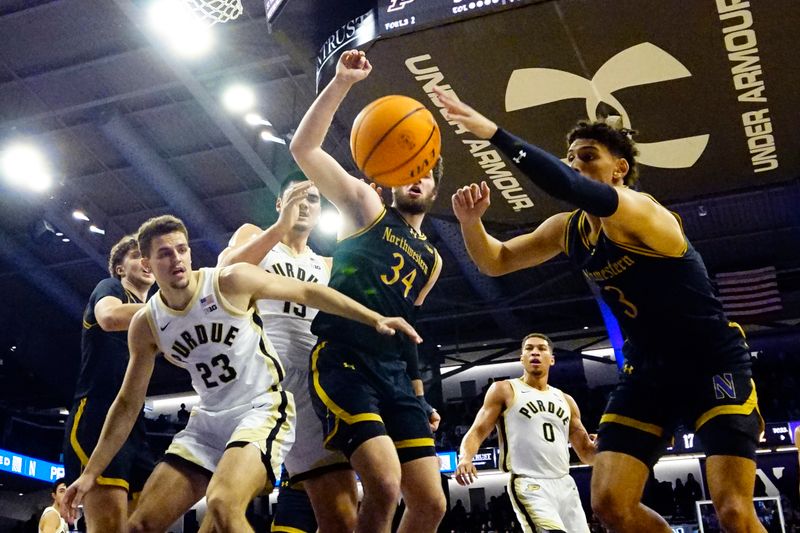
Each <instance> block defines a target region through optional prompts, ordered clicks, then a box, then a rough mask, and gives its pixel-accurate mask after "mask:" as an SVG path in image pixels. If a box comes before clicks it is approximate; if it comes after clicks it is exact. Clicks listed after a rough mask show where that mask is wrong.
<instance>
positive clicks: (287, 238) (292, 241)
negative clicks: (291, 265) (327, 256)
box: [281, 231, 309, 254]
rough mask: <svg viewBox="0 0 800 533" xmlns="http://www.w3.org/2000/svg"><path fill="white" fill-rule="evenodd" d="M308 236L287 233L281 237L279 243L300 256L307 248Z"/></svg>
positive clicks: (299, 233)
mask: <svg viewBox="0 0 800 533" xmlns="http://www.w3.org/2000/svg"><path fill="white" fill-rule="evenodd" d="M308 235H309V234H308V233H306V232H297V231H289V232H288V233H286V234H285V235H284V236H283V238H282V239H281V242H282V243H283V244H284V245H286V246H288V247H289V248H290V249H291V250H292V251H293V252H294V253H296V254H301V253H303V252H304V251H305V249H306V246H308Z"/></svg>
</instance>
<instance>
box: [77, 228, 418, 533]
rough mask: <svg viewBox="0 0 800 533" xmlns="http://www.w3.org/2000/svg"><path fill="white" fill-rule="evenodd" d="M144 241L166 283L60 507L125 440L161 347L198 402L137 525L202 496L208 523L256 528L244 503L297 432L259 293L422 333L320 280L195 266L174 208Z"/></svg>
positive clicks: (140, 325)
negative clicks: (98, 432) (262, 321)
mask: <svg viewBox="0 0 800 533" xmlns="http://www.w3.org/2000/svg"><path fill="white" fill-rule="evenodd" d="M138 240H139V249H140V250H141V253H142V263H143V266H144V267H145V268H147V269H148V270H150V271H152V272H153V274H154V276H155V278H156V281H157V282H158V285H159V287H160V290H159V292H158V293H157V294H156V295H155V296H153V298H152V299H151V302H152V303H149V304H148V305H147V306H146V307H145V308H144V309H142V310H140V311H139V312H138V313H136V315H135V316H134V318H133V321H132V322H131V326H130V329H129V334H128V344H129V347H130V361H129V363H128V368H127V371H126V374H125V380H124V382H123V384H122V387H121V389H120V391H119V394H118V395H117V397H116V399H115V400H114V403H113V404H112V406H111V409H110V411H109V413H108V416H107V417H106V421H105V424H104V425H103V431H102V433H101V435H100V440H99V442H98V444H97V447H96V448H95V450H94V452H93V453H92V456H91V457H90V459H89V462H88V463H87V465H86V468H85V470H84V471H83V473H82V474H81V476H80V477H79V478H78V480H77V481H75V483H73V484H72V485H70V487H69V488H68V489H67V494H66V495H65V497H64V503H63V507H64V508H65V509H66V510H68V511H69V514H70V515H72V516H74V513H75V510H76V509H77V506H78V504H80V501H81V499H82V498H83V495H84V494H86V492H87V491H88V490H90V489H91V488H92V486H93V485H94V484H95V482H96V479H97V476H98V475H99V474H100V473H101V472H102V471H103V469H104V468H105V466H106V465H107V464H108V462H109V461H110V460H111V458H112V457H113V456H114V454H115V453H116V451H117V450H118V448H119V446H121V445H122V443H123V442H124V440H125V438H126V437H127V435H128V432H129V431H130V429H131V427H132V426H133V423H134V421H135V419H136V415H137V414H138V411H139V410H140V409H141V407H142V404H143V403H144V399H145V395H146V393H147V385H148V384H149V381H150V377H151V375H152V372H153V367H154V365H155V359H156V357H157V355H158V354H159V353H163V354H164V355H165V357H166V359H167V360H169V361H170V362H173V363H175V364H177V365H179V366H181V367H183V368H185V369H186V370H187V371H188V372H189V373H190V374H191V377H192V387H193V388H194V389H195V391H196V392H197V393H198V395H199V396H200V404H199V405H198V406H197V407H196V408H195V409H194V410H193V413H192V416H191V417H190V420H189V423H188V424H187V426H186V429H185V430H183V431H181V432H180V433H178V434H177V435H176V436H175V438H174V439H173V442H172V445H171V446H170V447H169V449H168V450H167V454H166V456H165V460H164V461H163V462H161V463H160V464H159V465H158V466H157V467H156V469H155V470H154V471H153V474H152V475H151V476H150V478H149V479H148V481H147V483H146V484H145V487H144V490H143V491H142V496H141V499H140V502H139V505H138V507H137V509H136V511H135V512H134V514H133V515H132V516H131V518H130V520H129V524H128V525H129V529H130V531H131V532H132V533H139V532H144V531H148V532H149V531H166V529H167V528H168V527H169V526H170V525H171V524H172V523H173V522H174V521H175V520H177V519H178V518H180V516H182V515H183V514H184V513H185V512H186V511H188V510H189V508H191V506H192V505H194V504H195V503H196V502H197V501H198V500H199V499H200V498H202V497H203V496H204V495H205V496H206V498H207V503H208V510H207V512H206V515H205V517H204V519H203V523H202V525H201V529H200V531H201V532H203V533H210V532H211V531H214V532H217V533H220V532H229V531H230V532H237V533H238V532H247V531H250V532H252V531H253V529H252V528H251V527H250V525H249V524H248V523H247V520H246V518H245V509H246V508H247V504H248V503H249V502H250V500H251V499H252V498H253V497H254V496H256V495H257V494H259V493H261V492H262V491H264V490H265V489H267V490H271V488H272V485H273V484H274V481H275V471H276V469H277V467H278V466H279V465H280V464H281V462H282V461H283V456H284V454H285V452H286V449H287V448H288V447H289V446H290V445H291V443H292V441H293V440H294V428H293V418H294V402H293V400H292V397H291V393H288V392H285V391H283V390H282V389H281V386H280V381H281V379H282V377H283V368H282V366H281V364H280V361H279V359H278V357H277V356H276V354H275V350H274V348H273V347H272V345H271V344H270V342H269V340H268V339H267V338H266V336H265V335H264V334H263V330H262V328H261V326H260V318H259V316H258V313H256V312H255V308H254V302H255V301H257V300H260V299H264V298H275V299H279V300H289V301H292V302H296V303H300V304H305V305H310V306H313V307H315V308H318V309H322V310H326V311H327V312H332V313H335V314H337V315H341V316H346V317H349V318H352V319H353V320H358V321H360V322H363V323H366V324H370V325H372V326H373V327H375V328H376V330H377V331H379V332H380V333H383V334H388V335H391V334H394V332H395V329H396V330H399V331H401V332H403V333H406V334H407V335H409V336H410V337H411V338H412V339H414V341H417V342H419V341H420V340H421V339H419V337H418V336H417V334H416V332H415V331H414V330H413V328H411V326H409V325H408V323H406V322H405V321H404V320H402V319H397V318H385V317H383V316H381V315H379V314H378V313H376V312H374V311H371V310H369V309H367V308H366V307H364V306H362V305H360V304H358V303H356V302H355V301H353V300H352V299H350V298H347V297H346V296H344V295H342V294H340V293H338V292H336V291H334V290H332V289H329V288H328V287H324V286H321V285H318V284H315V283H303V282H300V281H296V280H290V279H286V278H282V277H278V276H275V275H272V274H268V273H266V272H264V271H263V270H262V269H259V268H257V267H255V266H253V265H247V264H236V265H233V266H229V267H225V268H217V269H201V270H199V271H193V270H192V264H191V252H190V249H189V244H188V232H187V231H186V228H185V226H184V225H183V223H182V222H181V221H180V220H178V219H176V218H175V217H172V216H169V215H164V216H161V217H156V218H153V219H150V220H148V221H147V222H145V223H144V224H143V225H142V226H141V227H140V228H139V233H138Z"/></svg>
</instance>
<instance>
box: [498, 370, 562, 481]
mask: <svg viewBox="0 0 800 533" xmlns="http://www.w3.org/2000/svg"><path fill="white" fill-rule="evenodd" d="M507 383H508V384H510V385H511V388H512V390H513V391H514V398H513V399H512V400H511V404H510V405H509V406H508V407H506V409H505V410H504V411H503V413H502V414H501V415H500V418H498V419H497V433H498V436H499V440H500V468H501V469H502V470H503V471H504V472H511V473H513V474H516V475H518V476H530V477H535V478H559V477H563V476H565V475H567V474H569V449H568V447H567V446H568V443H569V421H570V416H571V410H570V408H569V404H568V403H567V400H566V398H564V393H563V392H561V391H560V390H559V389H557V388H555V387H551V386H548V387H547V390H543V391H542V390H539V389H537V388H534V387H531V386H530V385H528V384H527V383H525V382H524V381H522V379H520V378H517V379H509V380H507Z"/></svg>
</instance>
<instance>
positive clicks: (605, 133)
mask: <svg viewBox="0 0 800 533" xmlns="http://www.w3.org/2000/svg"><path fill="white" fill-rule="evenodd" d="M636 133H637V132H636V131H634V130H628V129H616V128H614V127H613V126H610V125H609V124H607V123H605V122H603V121H600V120H598V121H595V122H588V121H585V120H582V121H580V122H578V124H577V125H576V126H575V127H574V128H573V129H572V131H570V132H569V133H568V134H567V146H569V145H571V144H572V143H573V142H574V141H575V139H593V140H595V141H597V142H599V143H600V144H602V145H603V146H605V147H606V148H608V151H609V152H611V153H612V154H613V155H614V156H615V157H621V158H623V159H625V161H627V162H628V173H627V174H625V176H624V177H623V179H622V182H623V183H624V184H625V185H627V186H628V187H631V186H633V185H634V184H635V183H636V181H637V180H638V179H639V168H638V167H637V166H636V156H637V155H639V150H637V149H636V143H635V142H634V141H633V138H632V136H633V135H635V134H636Z"/></svg>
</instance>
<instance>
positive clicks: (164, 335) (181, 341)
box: [147, 268, 284, 411]
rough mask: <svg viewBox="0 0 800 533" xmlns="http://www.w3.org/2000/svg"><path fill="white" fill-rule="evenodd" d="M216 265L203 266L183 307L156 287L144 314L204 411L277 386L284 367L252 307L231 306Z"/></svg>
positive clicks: (241, 401)
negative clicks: (169, 300) (186, 375)
mask: <svg viewBox="0 0 800 533" xmlns="http://www.w3.org/2000/svg"><path fill="white" fill-rule="evenodd" d="M220 270H221V269H218V268H201V269H200V270H198V271H197V272H196V273H194V274H193V275H196V276H198V283H197V292H196V293H195V294H194V296H192V299H191V300H190V301H189V304H188V305H187V306H186V308H185V309H183V310H182V311H177V310H175V309H171V308H169V307H167V305H166V304H165V303H164V302H163V300H162V298H161V292H160V291H159V292H157V293H156V294H155V295H154V296H153V297H152V298H150V300H149V301H148V303H147V319H148V322H149V323H150V329H151V330H152V331H153V335H154V337H155V338H156V340H157V343H158V346H159V349H160V350H161V351H162V352H163V353H164V357H165V358H166V359H167V360H168V361H169V362H171V363H174V364H176V365H178V366H180V367H182V368H185V369H186V370H187V371H188V372H189V374H190V375H191V376H192V387H193V388H194V390H195V392H197V394H198V396H200V407H202V408H204V409H206V410H208V411H219V410H222V409H229V408H232V407H235V406H238V405H243V404H246V403H249V402H250V401H252V400H253V399H255V398H258V397H259V396H261V395H262V394H264V393H266V392H268V391H277V390H280V382H281V380H282V379H283V376H284V371H283V367H282V366H281V363H280V360H279V358H278V355H277V354H276V353H275V348H273V347H272V343H270V341H269V339H268V338H267V336H266V335H265V334H264V330H263V328H262V326H261V319H260V317H259V316H258V313H257V312H256V309H255V308H251V309H248V310H247V311H243V310H239V309H236V308H234V307H233V306H232V305H231V304H230V303H229V302H228V301H227V300H226V299H225V297H224V296H223V294H222V293H221V292H220V290H219V273H220Z"/></svg>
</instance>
